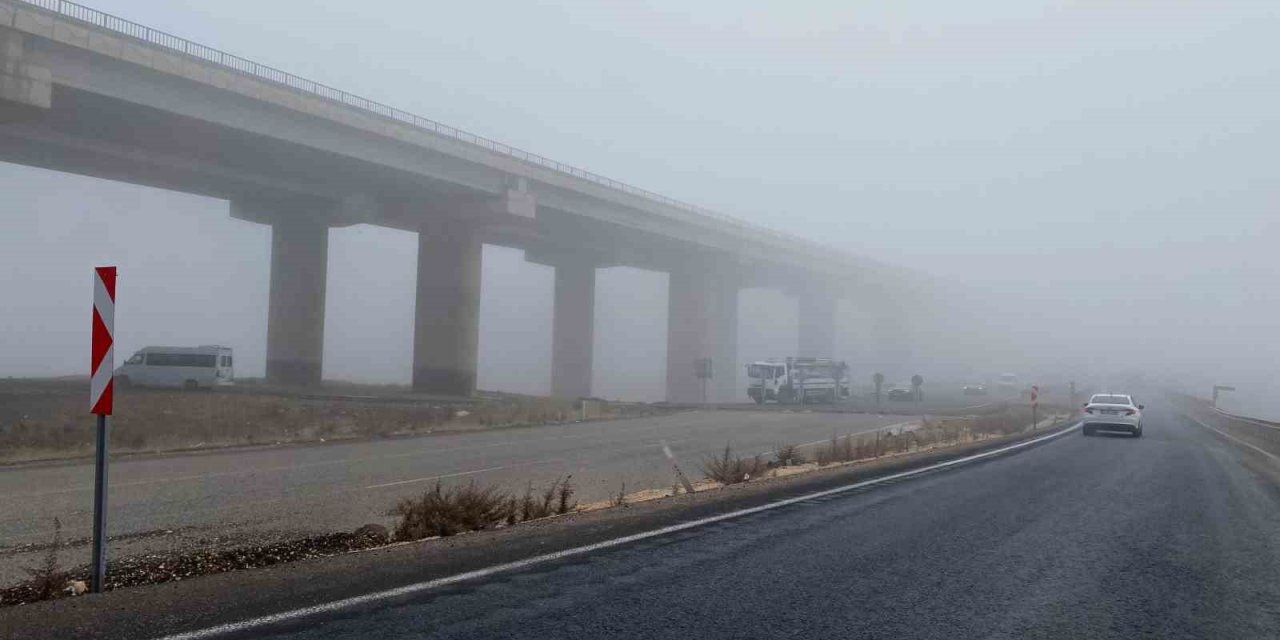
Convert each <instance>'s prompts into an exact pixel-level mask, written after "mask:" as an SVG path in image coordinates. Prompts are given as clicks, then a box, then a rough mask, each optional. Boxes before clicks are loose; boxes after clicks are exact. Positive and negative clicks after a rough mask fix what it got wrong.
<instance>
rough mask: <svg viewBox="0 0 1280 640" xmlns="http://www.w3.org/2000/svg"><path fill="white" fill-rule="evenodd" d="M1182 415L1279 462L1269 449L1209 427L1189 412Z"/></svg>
mask: <svg viewBox="0 0 1280 640" xmlns="http://www.w3.org/2000/svg"><path fill="white" fill-rule="evenodd" d="M1182 415H1184V416H1186V417H1187V418H1188V419H1190V420H1191V421H1192V422H1194V423H1196V424H1198V425H1200V426H1202V427H1204V428H1206V429H1208V430H1210V431H1216V432H1218V433H1220V434H1222V436H1223V437H1225V438H1229V439H1231V440H1234V441H1236V442H1238V443H1240V444H1242V445H1244V446H1246V447H1249V448H1250V449H1253V450H1254V451H1257V452H1258V453H1261V454H1262V455H1264V456H1266V457H1268V458H1270V459H1271V461H1272V462H1280V456H1276V455H1275V454H1274V453H1271V452H1270V451H1267V450H1265V449H1262V448H1261V447H1258V446H1255V445H1252V444H1249V443H1248V442H1245V441H1244V440H1241V439H1240V438H1237V437H1235V436H1233V435H1231V434H1229V433H1227V432H1226V431H1223V430H1221V429H1216V428H1214V427H1211V426H1209V425H1207V424H1205V423H1203V422H1200V420H1199V419H1197V418H1195V417H1193V416H1192V415H1191V414H1189V413H1183V414H1182Z"/></svg>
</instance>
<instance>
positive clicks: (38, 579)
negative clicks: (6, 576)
mask: <svg viewBox="0 0 1280 640" xmlns="http://www.w3.org/2000/svg"><path fill="white" fill-rule="evenodd" d="M61 550H62V521H60V520H58V519H57V518H54V519H53V543H52V544H50V545H49V549H48V551H46V552H45V554H44V563H43V564H41V565H40V566H38V567H23V569H22V570H23V571H25V572H26V573H27V575H28V576H31V579H30V581H29V586H30V587H31V590H32V592H33V593H35V594H36V596H37V597H38V599H40V600H48V599H50V598H56V597H58V596H60V595H62V591H63V589H64V588H65V587H66V585H67V577H68V572H67V571H65V570H64V569H63V568H62V564H61V563H59V562H58V552H59V551H61Z"/></svg>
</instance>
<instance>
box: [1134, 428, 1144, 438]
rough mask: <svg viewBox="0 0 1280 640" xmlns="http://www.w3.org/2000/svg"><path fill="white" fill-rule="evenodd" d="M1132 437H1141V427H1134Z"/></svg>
mask: <svg viewBox="0 0 1280 640" xmlns="http://www.w3.org/2000/svg"><path fill="white" fill-rule="evenodd" d="M1133 437H1135V438H1141V437H1142V427H1138V428H1137V429H1134V430H1133Z"/></svg>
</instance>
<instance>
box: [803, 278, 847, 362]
mask: <svg viewBox="0 0 1280 640" xmlns="http://www.w3.org/2000/svg"><path fill="white" fill-rule="evenodd" d="M836 302H837V299H836V297H835V295H834V294H831V293H830V292H826V291H822V290H812V291H805V292H803V293H801V294H800V296H799V316H800V317H799V323H798V324H799V327H800V340H799V353H797V354H796V355H798V356H800V357H804V358H831V357H834V356H835V348H836Z"/></svg>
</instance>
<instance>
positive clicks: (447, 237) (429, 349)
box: [413, 219, 482, 396]
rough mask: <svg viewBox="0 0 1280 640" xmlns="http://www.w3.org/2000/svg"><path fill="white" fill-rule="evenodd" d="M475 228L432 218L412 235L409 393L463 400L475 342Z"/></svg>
mask: <svg viewBox="0 0 1280 640" xmlns="http://www.w3.org/2000/svg"><path fill="white" fill-rule="evenodd" d="M479 232H480V229H479V227H478V226H477V225H474V224H470V223H467V222H464V221H460V220H451V219H437V220H432V221H431V222H429V223H428V224H426V225H425V226H424V227H423V228H422V230H421V231H420V232H419V233H418V284H417V296H416V298H415V303H414V322H413V389H414V391H419V392H425V393H436V394H442V395H453V396H469V395H472V394H473V393H475V390H476V357H477V350H478V348H479V338H480V268H481V249H482V245H481V242H480V233H479Z"/></svg>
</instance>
